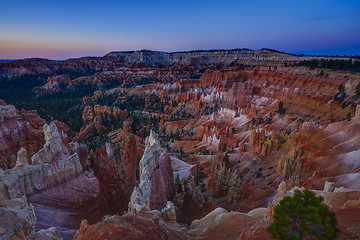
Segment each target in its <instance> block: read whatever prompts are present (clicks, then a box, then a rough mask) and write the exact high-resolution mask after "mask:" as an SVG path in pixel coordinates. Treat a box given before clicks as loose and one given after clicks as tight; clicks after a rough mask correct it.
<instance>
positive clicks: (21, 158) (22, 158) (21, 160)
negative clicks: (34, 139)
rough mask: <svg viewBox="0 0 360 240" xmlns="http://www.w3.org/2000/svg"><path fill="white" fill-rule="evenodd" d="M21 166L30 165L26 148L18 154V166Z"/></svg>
mask: <svg viewBox="0 0 360 240" xmlns="http://www.w3.org/2000/svg"><path fill="white" fill-rule="evenodd" d="M19 165H25V166H26V165H29V162H28V158H27V152H26V149H25V148H21V149H20V150H19V151H18V153H17V160H16V166H19Z"/></svg>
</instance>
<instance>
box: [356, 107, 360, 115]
mask: <svg viewBox="0 0 360 240" xmlns="http://www.w3.org/2000/svg"><path fill="white" fill-rule="evenodd" d="M355 117H360V105H357V106H356V111H355Z"/></svg>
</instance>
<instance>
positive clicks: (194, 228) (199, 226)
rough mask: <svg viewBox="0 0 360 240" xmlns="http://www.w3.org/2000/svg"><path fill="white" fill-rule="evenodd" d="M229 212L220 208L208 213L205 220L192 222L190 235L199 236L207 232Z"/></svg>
mask: <svg viewBox="0 0 360 240" xmlns="http://www.w3.org/2000/svg"><path fill="white" fill-rule="evenodd" d="M227 212H228V211H226V209H224V208H220V207H219V208H216V209H215V210H213V211H211V212H210V213H208V214H207V215H206V216H204V217H203V218H201V219H198V220H194V221H192V223H191V226H190V231H189V233H190V234H192V235H199V234H200V233H201V232H203V231H205V230H206V229H207V228H208V227H210V226H211V225H214V224H216V223H217V222H219V221H220V219H221V216H222V215H223V214H226V213H227Z"/></svg>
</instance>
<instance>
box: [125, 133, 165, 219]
mask: <svg viewBox="0 0 360 240" xmlns="http://www.w3.org/2000/svg"><path fill="white" fill-rule="evenodd" d="M145 146H146V148H145V151H144V155H143V156H142V158H141V160H140V163H139V166H140V183H139V185H138V186H137V187H135V188H134V191H133V192H132V194H131V198H130V202H129V212H133V213H135V214H139V213H141V212H145V211H150V194H151V180H150V177H151V174H152V173H153V172H154V169H156V168H157V167H158V166H159V164H160V153H161V147H160V143H159V141H158V136H157V134H156V133H154V132H153V131H151V132H150V136H149V137H147V138H146V140H145Z"/></svg>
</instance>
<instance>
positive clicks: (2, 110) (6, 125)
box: [0, 102, 44, 170]
mask: <svg viewBox="0 0 360 240" xmlns="http://www.w3.org/2000/svg"><path fill="white" fill-rule="evenodd" d="M2 104H3V105H1V104H0V168H2V169H3V170H6V169H10V168H13V167H14V166H15V165H16V154H17V152H18V151H19V150H20V148H22V147H23V148H25V149H26V150H27V157H28V158H30V157H31V156H32V155H33V154H34V153H35V152H37V151H39V149H41V147H42V145H43V144H44V135H43V131H41V130H40V129H39V128H38V124H44V121H43V120H42V119H41V118H40V117H39V116H38V115H37V114H36V113H31V114H27V112H24V111H21V113H20V114H18V113H17V110H16V109H15V107H14V106H12V105H6V104H5V103H4V102H2ZM29 115H31V116H29Z"/></svg>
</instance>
